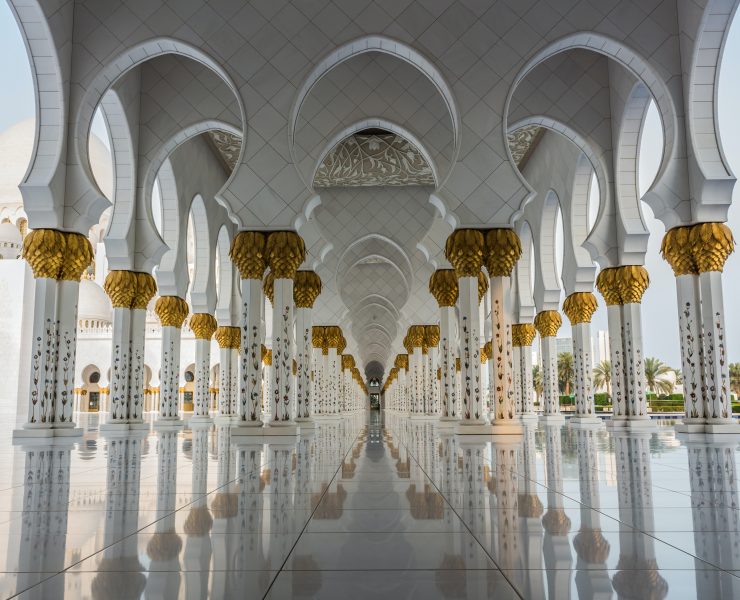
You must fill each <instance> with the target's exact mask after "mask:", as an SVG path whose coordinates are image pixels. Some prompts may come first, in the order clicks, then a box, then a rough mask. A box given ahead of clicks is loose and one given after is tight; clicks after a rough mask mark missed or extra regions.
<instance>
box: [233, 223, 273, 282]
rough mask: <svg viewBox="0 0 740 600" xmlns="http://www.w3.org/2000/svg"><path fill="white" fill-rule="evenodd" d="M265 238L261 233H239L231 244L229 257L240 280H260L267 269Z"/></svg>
mask: <svg viewBox="0 0 740 600" xmlns="http://www.w3.org/2000/svg"><path fill="white" fill-rule="evenodd" d="M266 246H267V236H265V234H264V233H262V232H261V231H240V232H239V233H237V234H236V237H234V239H233V240H232V242H231V248H230V249H229V256H230V257H231V262H233V263H234V265H235V266H236V268H237V269H239V275H240V276H241V278H242V279H262V276H263V275H264V273H265V269H267V258H266V257H265V250H266Z"/></svg>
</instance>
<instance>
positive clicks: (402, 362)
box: [395, 354, 409, 371]
mask: <svg viewBox="0 0 740 600" xmlns="http://www.w3.org/2000/svg"><path fill="white" fill-rule="evenodd" d="M395 365H396V367H397V368H398V369H404V370H406V371H408V369H409V355H408V354H398V355H396V361H395Z"/></svg>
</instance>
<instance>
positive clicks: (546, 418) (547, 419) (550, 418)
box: [539, 414, 565, 423]
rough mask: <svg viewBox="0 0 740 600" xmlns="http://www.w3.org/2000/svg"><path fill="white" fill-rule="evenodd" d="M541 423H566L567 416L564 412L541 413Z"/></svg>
mask: <svg viewBox="0 0 740 600" xmlns="http://www.w3.org/2000/svg"><path fill="white" fill-rule="evenodd" d="M539 421H540V423H564V422H565V416H564V415H562V414H555V415H540V418H539Z"/></svg>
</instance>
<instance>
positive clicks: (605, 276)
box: [596, 268, 622, 306]
mask: <svg viewBox="0 0 740 600" xmlns="http://www.w3.org/2000/svg"><path fill="white" fill-rule="evenodd" d="M596 289H598V290H599V293H600V294H601V295H602V296H603V298H604V302H606V305H607V306H617V305H619V304H621V303H622V297H621V295H620V293H619V286H618V285H617V269H616V268H607V269H602V270H601V271H600V272H599V275H598V276H597V277H596Z"/></svg>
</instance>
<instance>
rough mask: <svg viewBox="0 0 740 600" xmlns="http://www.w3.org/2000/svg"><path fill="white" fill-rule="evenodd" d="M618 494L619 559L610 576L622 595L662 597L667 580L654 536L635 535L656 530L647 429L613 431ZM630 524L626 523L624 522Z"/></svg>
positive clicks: (666, 591) (664, 594) (666, 586)
mask: <svg viewBox="0 0 740 600" xmlns="http://www.w3.org/2000/svg"><path fill="white" fill-rule="evenodd" d="M613 435H614V442H615V452H614V454H615V457H616V461H617V462H616V467H617V491H618V495H619V521H620V527H619V531H620V536H619V537H620V539H619V553H620V554H619V563H618V564H617V570H618V572H617V573H616V574H615V575H614V577H613V578H612V585H613V586H614V590H615V591H616V592H617V594H618V595H619V596H620V597H624V598H638V597H642V598H657V599H661V598H665V597H666V596H667V594H668V583H667V582H666V581H665V579H663V578H662V577H661V576H660V573H659V571H658V563H657V561H656V557H655V545H654V542H655V539H654V538H653V537H651V536H650V535H635V530H637V531H655V526H654V522H653V520H654V514H653V488H652V481H651V471H650V437H651V434H650V433H648V432H624V431H615V432H614V434H613ZM627 524H629V525H627Z"/></svg>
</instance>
